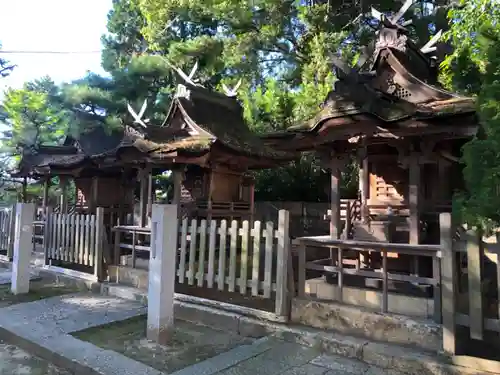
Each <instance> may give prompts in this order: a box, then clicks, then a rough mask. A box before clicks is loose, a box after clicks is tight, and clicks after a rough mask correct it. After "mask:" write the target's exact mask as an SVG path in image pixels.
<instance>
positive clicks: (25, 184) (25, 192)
mask: <svg viewBox="0 0 500 375" xmlns="http://www.w3.org/2000/svg"><path fill="white" fill-rule="evenodd" d="M22 195H23V196H22V198H21V201H22V202H23V203H26V202H27V201H28V180H27V178H26V177H24V178H23V191H22Z"/></svg>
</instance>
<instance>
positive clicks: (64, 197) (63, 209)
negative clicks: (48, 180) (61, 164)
mask: <svg viewBox="0 0 500 375" xmlns="http://www.w3.org/2000/svg"><path fill="white" fill-rule="evenodd" d="M59 186H60V187H61V195H60V197H59V207H60V213H62V214H65V213H67V212H68V178H67V177H66V176H59Z"/></svg>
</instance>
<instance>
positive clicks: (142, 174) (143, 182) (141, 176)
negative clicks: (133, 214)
mask: <svg viewBox="0 0 500 375" xmlns="http://www.w3.org/2000/svg"><path fill="white" fill-rule="evenodd" d="M137 179H138V180H139V184H140V193H139V223H140V226H141V227H145V226H146V224H147V219H146V212H147V202H148V196H147V188H148V186H147V183H148V180H147V170H146V169H140V170H139V171H138V173H137Z"/></svg>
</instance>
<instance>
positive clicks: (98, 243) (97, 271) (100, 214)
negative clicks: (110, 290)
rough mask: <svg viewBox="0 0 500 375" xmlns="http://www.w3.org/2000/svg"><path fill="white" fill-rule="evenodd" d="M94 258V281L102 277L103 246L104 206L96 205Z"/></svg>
mask: <svg viewBox="0 0 500 375" xmlns="http://www.w3.org/2000/svg"><path fill="white" fill-rule="evenodd" d="M95 219H96V220H95V258H94V276H95V278H96V281H101V280H102V278H103V272H102V269H103V261H104V259H103V247H104V208H103V207H97V209H96V218H95Z"/></svg>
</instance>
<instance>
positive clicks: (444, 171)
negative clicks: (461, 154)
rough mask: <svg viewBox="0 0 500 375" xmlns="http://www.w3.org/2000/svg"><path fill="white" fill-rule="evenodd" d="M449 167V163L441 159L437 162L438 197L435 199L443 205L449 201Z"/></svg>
mask: <svg viewBox="0 0 500 375" xmlns="http://www.w3.org/2000/svg"><path fill="white" fill-rule="evenodd" d="M449 166H450V162H449V161H448V160H445V159H443V158H440V159H439V161H438V181H437V183H438V195H437V199H438V200H439V202H440V203H444V202H445V201H449V200H450V199H451V196H450V189H449V188H450V182H451V181H450V178H451V176H450V175H449V170H450V169H449Z"/></svg>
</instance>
